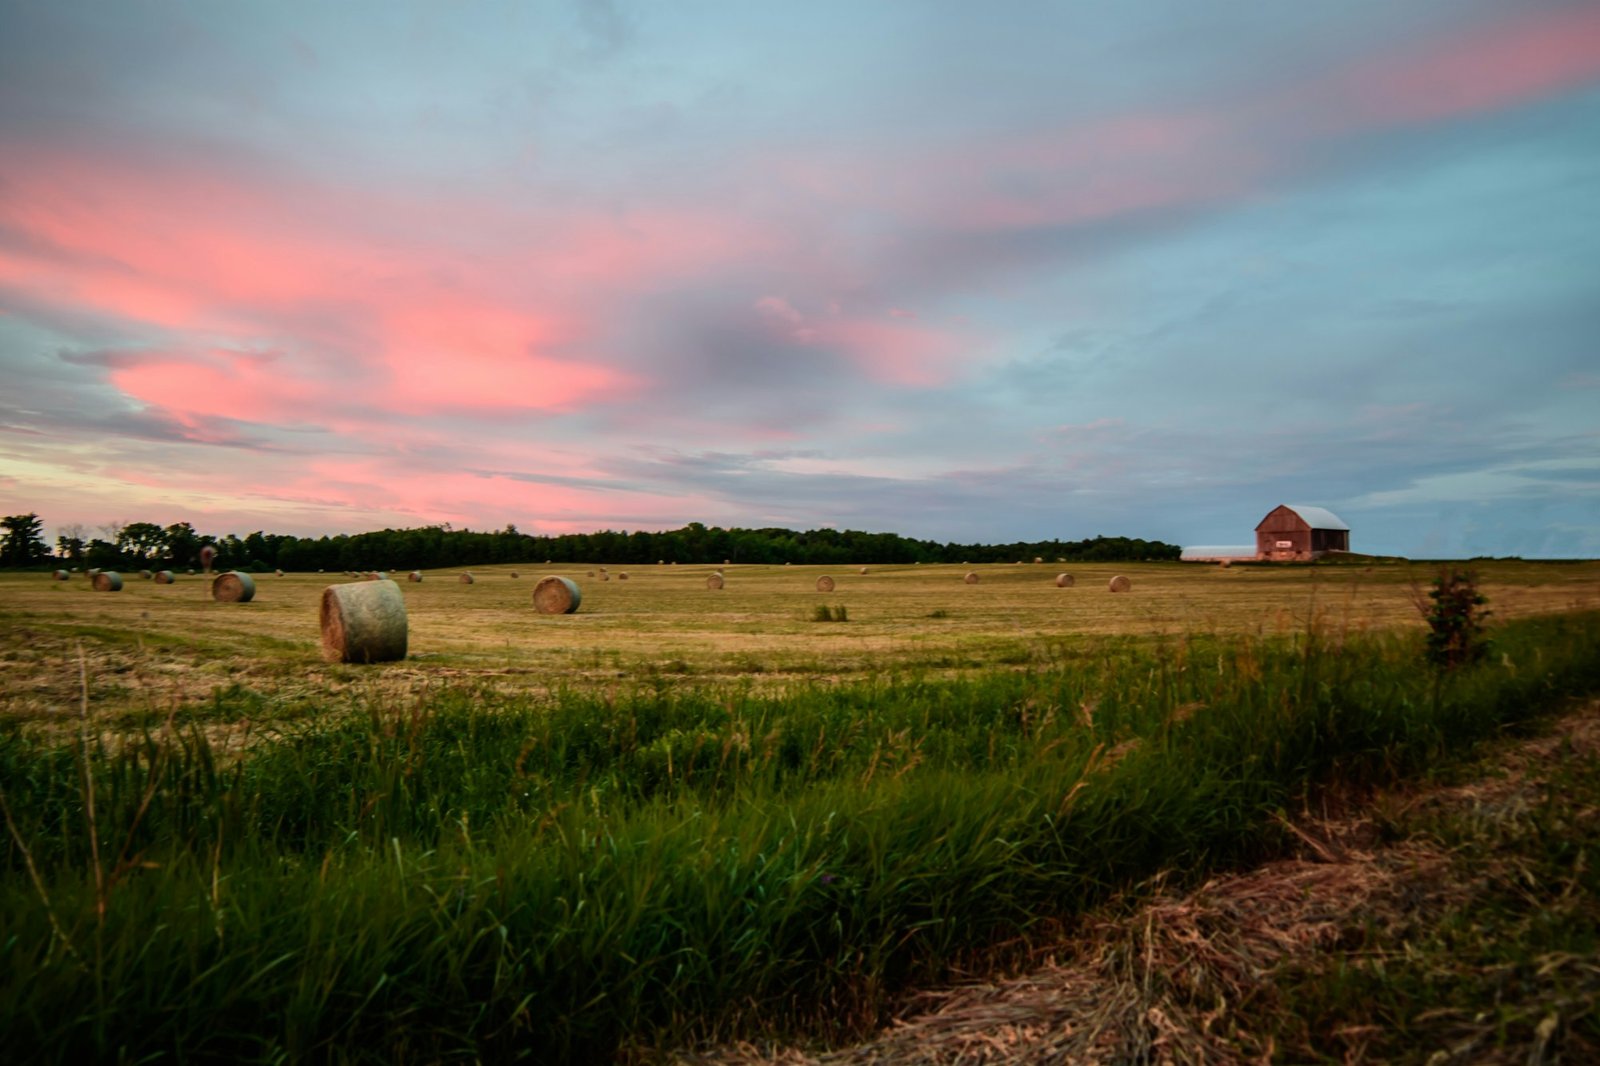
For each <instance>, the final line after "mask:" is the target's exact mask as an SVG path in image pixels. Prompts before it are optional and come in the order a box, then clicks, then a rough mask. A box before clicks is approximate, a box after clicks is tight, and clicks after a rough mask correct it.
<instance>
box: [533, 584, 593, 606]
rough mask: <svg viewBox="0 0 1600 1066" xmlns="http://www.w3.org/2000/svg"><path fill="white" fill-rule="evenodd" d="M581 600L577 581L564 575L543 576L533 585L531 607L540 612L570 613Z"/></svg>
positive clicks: (581, 594)
mask: <svg viewBox="0 0 1600 1066" xmlns="http://www.w3.org/2000/svg"><path fill="white" fill-rule="evenodd" d="M582 602H583V593H582V591H580V590H579V588H578V583H577V582H575V581H571V580H568V579H567V578H564V577H543V578H540V579H539V583H538V584H537V585H535V586H533V608H534V610H536V611H538V612H539V613H540V614H572V613H573V612H574V611H576V610H577V609H578V605H579V604H581V603H582Z"/></svg>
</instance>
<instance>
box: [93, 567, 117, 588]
mask: <svg viewBox="0 0 1600 1066" xmlns="http://www.w3.org/2000/svg"><path fill="white" fill-rule="evenodd" d="M94 590H95V591H96V592H121V591H122V575H121V574H119V573H117V572H116V571H114V570H96V571H95V574H94Z"/></svg>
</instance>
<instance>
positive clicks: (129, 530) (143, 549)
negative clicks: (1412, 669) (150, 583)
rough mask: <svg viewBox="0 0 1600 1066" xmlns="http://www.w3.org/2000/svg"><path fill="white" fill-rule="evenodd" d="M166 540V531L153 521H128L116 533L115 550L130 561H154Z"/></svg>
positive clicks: (158, 557)
mask: <svg viewBox="0 0 1600 1066" xmlns="http://www.w3.org/2000/svg"><path fill="white" fill-rule="evenodd" d="M166 540H167V535H166V532H165V531H164V530H163V529H162V528H161V527H160V526H158V525H156V524H155V523H154V522H129V523H128V524H127V525H125V526H123V527H122V529H121V531H120V532H119V533H118V534H117V552H118V553H119V554H120V555H121V556H122V557H123V558H124V559H126V560H127V561H128V562H130V563H144V562H154V561H156V560H157V559H160V558H161V550H162V548H164V547H165V546H166Z"/></svg>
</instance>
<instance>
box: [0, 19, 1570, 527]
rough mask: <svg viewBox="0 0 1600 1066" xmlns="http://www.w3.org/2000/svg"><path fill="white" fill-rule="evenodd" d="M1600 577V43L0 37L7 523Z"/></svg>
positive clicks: (434, 28) (855, 36)
mask: <svg viewBox="0 0 1600 1066" xmlns="http://www.w3.org/2000/svg"><path fill="white" fill-rule="evenodd" d="M1280 503H1291V504H1294V503H1300V504H1314V505H1319V506H1323V507H1327V508H1329V509H1331V510H1332V511H1334V512H1335V513H1336V514H1338V515H1339V516H1340V517H1341V518H1343V519H1344V521H1345V522H1346V523H1348V524H1349V526H1350V527H1351V530H1352V533H1351V547H1352V548H1353V549H1354V550H1356V551H1365V552H1374V553H1385V554H1403V555H1410V556H1416V557H1450V556H1469V555H1510V554H1519V555H1524V556H1527V557H1539V556H1555V557H1572V556H1585V557H1594V556H1600V2H1596V0H1583V2H1578V0H1342V2H1340V3H1338V4H1286V3H1282V2H1281V0H1273V2H1251V3H1241V2H1229V0H1217V2H1210V3H1204V4H1197V3H1194V2H1193V0H1130V2H1129V3H1126V4H1107V3H1103V2H1100V0H1084V2H1072V0H1062V2H1049V3H1046V2H1028V0H1001V2H997V3H993V4H974V3H969V2H966V0H922V2H910V0H880V2H873V3H861V2H860V0H847V2H835V0H807V2H805V3H757V2H731V0H730V2H710V0H683V2H675V3H672V4H661V3H654V2H642V0H641V2H637V3H635V2H627V0H587V2H579V0H570V2H555V0H545V2H534V0H529V2H520V3H509V2H505V3H499V2H466V0H462V2H454V3H451V2H443V0H440V2H430V3H421V2H400V0H386V2H343V3H337V4H333V3H323V2H296V0H273V2H271V3H245V2H234V3H222V4H214V3H202V2H200V0H190V2H177V0H126V2H119V3H91V2H81V0H0V513H6V514H11V513H20V512H36V513H38V514H39V515H40V517H41V519H42V520H43V522H44V525H45V531H46V534H47V535H48V536H49V538H50V539H51V540H52V541H53V540H54V537H55V535H56V533H57V532H58V531H59V530H60V529H61V528H62V527H63V526H66V525H68V524H71V523H80V524H83V525H84V526H86V527H87V528H88V529H90V530H91V532H92V531H93V530H95V529H97V528H98V527H100V526H102V525H103V524H107V523H118V522H131V521H151V522H156V523H158V524H162V525H166V524H169V523H172V522H179V521H188V522H191V523H193V524H194V526H195V527H196V528H197V529H199V530H201V531H202V532H208V533H215V534H222V533H226V532H237V533H240V534H243V533H246V532H249V531H251V530H255V529H264V530H266V531H268V532H277V533H295V534H300V535H319V534H323V533H339V532H350V533H354V532H361V531H365V530H369V529H380V528H385V527H396V528H398V527H406V526H422V525H434V524H442V523H449V524H450V525H452V526H453V527H454V528H463V527H467V528H473V529H500V528H503V527H505V526H506V525H507V524H514V525H516V526H517V527H518V528H519V529H521V530H522V531H523V532H529V533H565V532H587V531H592V530H596V529H626V530H630V531H631V530H640V529H645V530H653V529H671V528H676V527H679V526H682V525H684V524H686V523H688V522H694V521H698V522H703V523H705V524H707V525H721V526H745V527H761V526H785V527H789V528H796V529H809V528H816V527H821V526H836V527H839V528H849V529H862V530H871V531H887V532H897V533H901V534H904V535H907V536H915V537H923V538H929V539H933V540H938V541H962V542H972V541H977V542H986V543H1006V542H1012V541H1017V540H1030V541H1031V540H1043V539H1054V538H1061V539H1079V538H1083V537H1092V536H1096V535H1106V536H1134V537H1146V538H1153V539H1159V540H1164V541H1168V542H1170V543H1175V544H1247V543H1251V542H1252V540H1253V532H1252V531H1253V529H1254V527H1255V525H1256V523H1257V522H1258V521H1260V519H1261V518H1262V517H1263V516H1264V515H1265V514H1266V513H1267V512H1268V511H1269V510H1271V509H1272V508H1273V507H1275V506H1277V505H1278V504H1280Z"/></svg>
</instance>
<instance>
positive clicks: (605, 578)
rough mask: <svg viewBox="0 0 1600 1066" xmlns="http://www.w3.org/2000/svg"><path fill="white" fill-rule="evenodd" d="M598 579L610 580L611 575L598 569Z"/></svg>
mask: <svg viewBox="0 0 1600 1066" xmlns="http://www.w3.org/2000/svg"><path fill="white" fill-rule="evenodd" d="M600 580H601V581H610V580H611V575H610V574H608V573H606V572H605V571H604V570H602V571H600Z"/></svg>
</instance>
